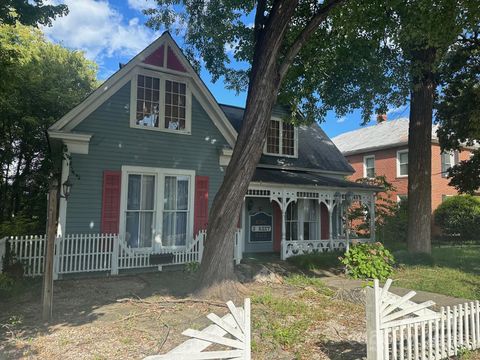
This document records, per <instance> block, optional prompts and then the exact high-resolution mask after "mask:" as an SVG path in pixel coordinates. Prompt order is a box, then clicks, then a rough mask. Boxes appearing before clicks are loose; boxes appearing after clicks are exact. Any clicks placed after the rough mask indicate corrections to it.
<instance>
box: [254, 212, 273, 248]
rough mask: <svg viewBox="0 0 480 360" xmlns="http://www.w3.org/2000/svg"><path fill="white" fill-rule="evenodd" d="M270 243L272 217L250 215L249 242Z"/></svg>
mask: <svg viewBox="0 0 480 360" xmlns="http://www.w3.org/2000/svg"><path fill="white" fill-rule="evenodd" d="M265 241H272V215H269V214H266V213H264V212H258V213H256V214H253V215H250V242H265Z"/></svg>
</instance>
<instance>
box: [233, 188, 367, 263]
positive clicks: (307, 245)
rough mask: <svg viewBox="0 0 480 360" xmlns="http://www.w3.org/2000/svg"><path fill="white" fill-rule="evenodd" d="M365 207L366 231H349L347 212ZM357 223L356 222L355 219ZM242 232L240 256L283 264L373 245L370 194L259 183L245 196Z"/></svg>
mask: <svg viewBox="0 0 480 360" xmlns="http://www.w3.org/2000/svg"><path fill="white" fill-rule="evenodd" d="M354 207H361V208H363V209H364V210H363V211H364V212H365V213H364V219H363V220H364V221H367V222H368V224H367V226H366V228H368V230H367V231H363V232H362V233H360V234H359V233H357V232H356V231H353V230H352V228H351V222H352V219H349V218H348V213H349V209H352V208H354ZM357 221H358V220H357ZM240 228H241V229H242V232H241V235H242V236H243V238H242V239H241V242H242V248H241V250H242V252H247V253H250V252H276V253H279V254H280V257H281V259H282V260H285V259H287V258H289V257H291V256H295V255H300V254H306V253H311V252H325V251H334V250H347V249H348V248H349V246H350V244H351V243H352V242H353V241H355V242H369V241H371V242H373V241H375V193H374V192H373V191H372V189H366V188H365V189H359V188H357V189H354V188H340V187H336V188H335V187H333V188H312V187H307V186H304V187H301V186H282V185H277V184H262V185H260V184H256V185H252V186H250V189H249V190H248V192H247V195H246V197H245V201H244V205H243V209H242V216H241V224H240Z"/></svg>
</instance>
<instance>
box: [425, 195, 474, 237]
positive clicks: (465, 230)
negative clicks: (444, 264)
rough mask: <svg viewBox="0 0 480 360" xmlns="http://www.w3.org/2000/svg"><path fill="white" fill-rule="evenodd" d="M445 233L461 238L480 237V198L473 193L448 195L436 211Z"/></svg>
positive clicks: (437, 221)
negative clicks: (472, 194)
mask: <svg viewBox="0 0 480 360" xmlns="http://www.w3.org/2000/svg"><path fill="white" fill-rule="evenodd" d="M434 217H435V224H436V225H438V226H439V227H440V228H441V230H442V232H443V234H444V235H447V236H453V237H458V238H460V240H479V239H480V199H479V198H477V197H474V196H471V195H461V196H452V197H448V198H447V199H446V200H445V201H444V202H443V203H441V204H440V206H439V207H438V208H437V209H436V210H435V212H434Z"/></svg>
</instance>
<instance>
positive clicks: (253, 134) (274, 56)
mask: <svg viewBox="0 0 480 360" xmlns="http://www.w3.org/2000/svg"><path fill="white" fill-rule="evenodd" d="M296 5H297V1H292V0H283V1H278V2H276V4H275V5H274V7H273V9H272V10H271V12H270V16H269V19H268V21H267V23H266V24H265V27H264V29H263V31H262V34H261V35H260V37H259V39H258V43H257V46H255V53H254V61H253V64H252V74H251V77H250V84H249V89H248V94H247V103H246V109H245V114H244V117H243V125H242V128H241V130H240V133H239V135H238V138H237V141H236V144H235V148H234V150H233V154H232V158H231V160H230V163H229V165H228V167H227V170H226V172H225V177H224V180H223V183H222V185H221V186H220V189H219V191H218V192H217V195H216V196H215V199H214V201H213V205H212V208H211V210H210V215H209V224H208V228H207V240H206V244H205V251H204V256H203V259H202V263H201V265H200V279H199V283H198V286H199V293H200V295H201V296H211V297H217V298H229V297H232V296H235V295H236V294H233V293H232V290H234V289H233V288H232V287H231V286H230V284H229V283H230V282H231V281H233V280H235V274H234V269H233V244H234V241H233V238H234V232H235V228H236V225H237V222H238V218H239V215H240V210H241V208H242V203H243V199H244V197H245V194H246V192H247V190H248V185H249V184H250V180H251V178H252V176H253V173H254V171H255V168H256V166H257V164H258V162H259V160H260V156H261V155H262V150H263V144H264V142H265V138H266V133H267V129H268V125H269V123H270V118H271V113H272V108H273V105H274V104H275V101H276V98H277V94H278V91H279V87H280V83H281V76H280V73H279V66H278V58H279V52H280V49H281V45H282V43H283V40H284V37H285V32H286V29H287V26H288V23H289V21H290V19H291V17H292V16H293V13H294V11H295V7H296Z"/></svg>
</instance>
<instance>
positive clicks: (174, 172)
mask: <svg viewBox="0 0 480 360" xmlns="http://www.w3.org/2000/svg"><path fill="white" fill-rule="evenodd" d="M130 174H145V175H154V176H155V209H156V215H155V230H154V233H153V234H152V246H151V247H144V248H132V250H134V251H136V252H152V251H153V252H155V251H159V250H161V249H168V250H177V249H185V248H186V247H188V246H189V245H190V241H191V240H193V222H194V197H195V170H182V169H168V168H153V167H144V166H128V165H123V166H122V183H121V196H120V229H119V233H120V236H121V237H122V238H125V227H126V209H127V197H128V175H130ZM165 176H190V182H189V189H188V191H189V192H190V194H189V197H188V209H189V212H190V214H189V218H188V223H187V239H186V243H185V245H182V246H163V245H162V234H163V212H164V210H163V198H164V189H165Z"/></svg>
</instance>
